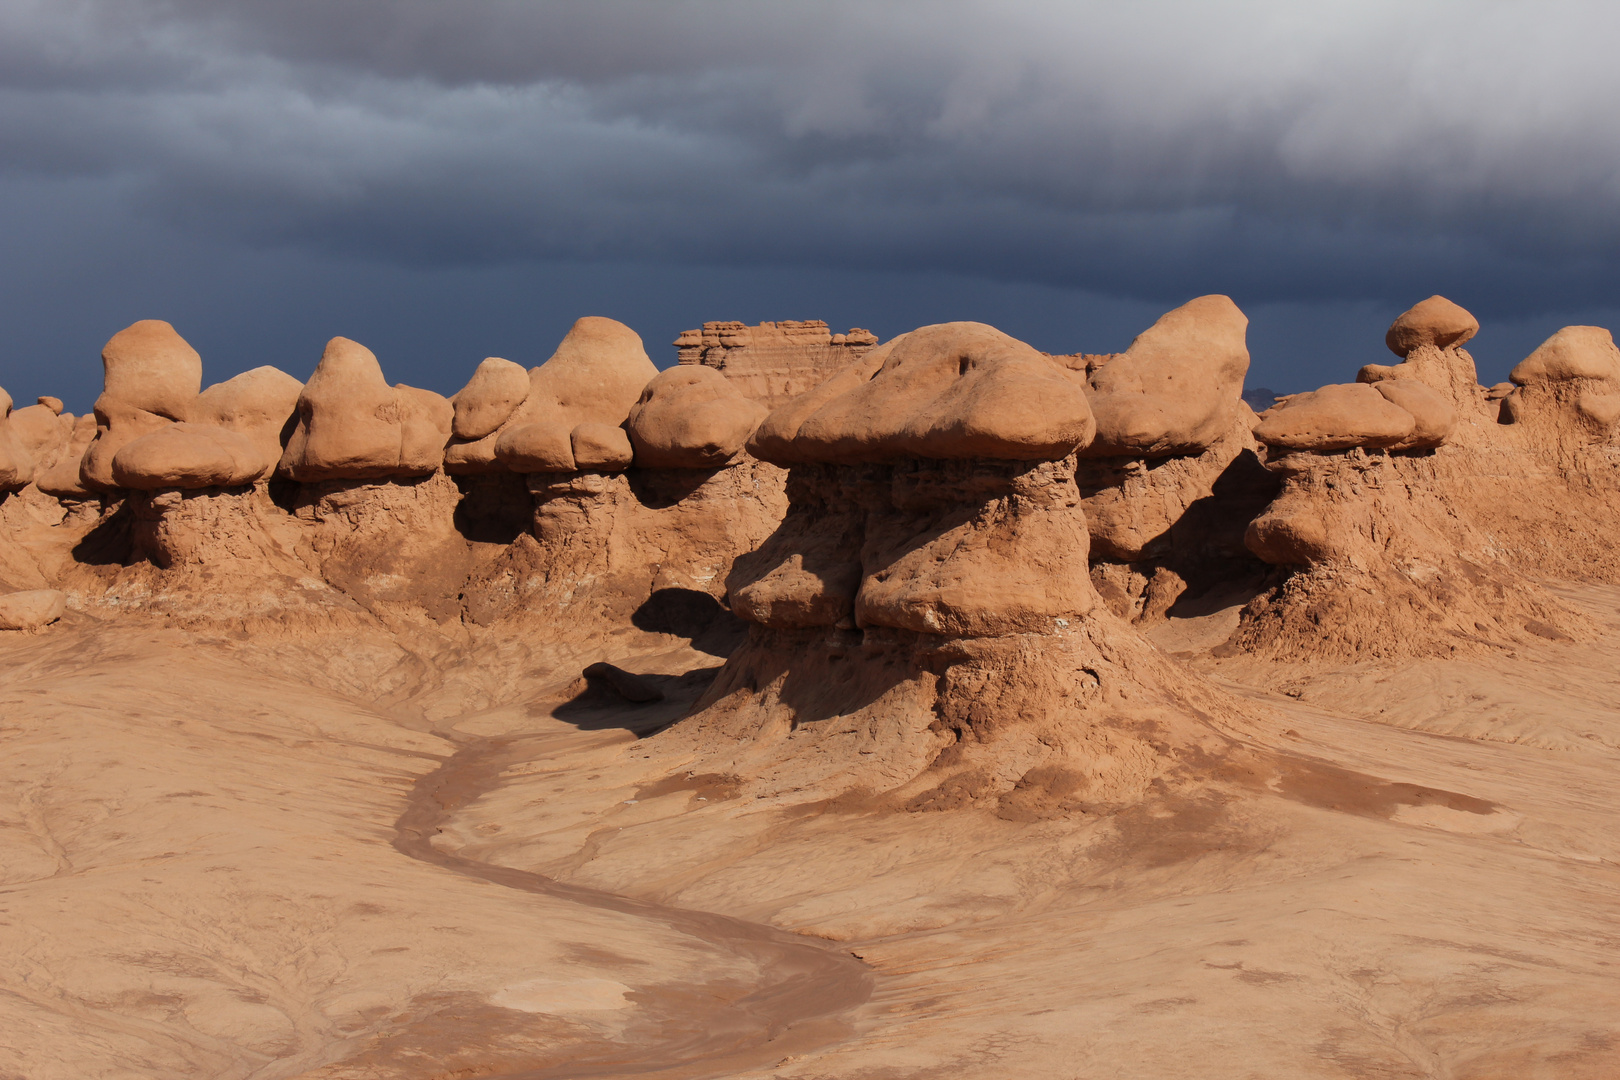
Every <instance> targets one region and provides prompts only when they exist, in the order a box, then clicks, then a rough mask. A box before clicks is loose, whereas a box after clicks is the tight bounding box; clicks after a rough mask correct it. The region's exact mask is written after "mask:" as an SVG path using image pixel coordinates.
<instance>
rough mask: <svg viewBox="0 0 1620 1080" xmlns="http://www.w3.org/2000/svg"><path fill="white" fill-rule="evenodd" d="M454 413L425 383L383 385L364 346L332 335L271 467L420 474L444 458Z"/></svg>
mask: <svg viewBox="0 0 1620 1080" xmlns="http://www.w3.org/2000/svg"><path fill="white" fill-rule="evenodd" d="M453 415H454V410H453V408H452V407H451V405H450V403H449V402H448V401H446V400H445V399H444V398H443V397H441V396H440V395H438V394H435V393H433V392H432V391H431V390H419V389H417V388H415V387H411V386H404V385H400V386H389V385H388V382H387V380H385V379H384V378H383V373H382V365H380V364H379V363H378V362H377V357H376V356H375V355H374V354H373V353H372V351H371V350H370V349H368V348H366V347H365V346H364V345H361V344H360V343H359V342H357V341H350V340H349V339H348V338H342V337H338V338H333V339H332V340H331V341H329V342H327V345H326V350H325V352H323V353H322V354H321V360H320V363H319V364H317V365H316V367H315V373H314V374H313V375H311V376H310V377H309V382H308V383H306V384H304V388H303V390H302V391H301V392H300V393H299V395H298V402H297V416H298V420H297V426H296V427H295V428H294V429H293V432H292V436H291V438H290V439H289V440H288V442H287V448H286V450H285V451H284V452H283V454H282V456H281V462H280V466H279V468H278V470H277V471H278V472H279V473H280V474H282V475H284V476H287V477H289V478H290V479H293V480H298V481H302V482H310V481H321V480H375V479H378V478H381V477H389V476H426V475H428V474H429V473H432V472H433V471H435V470H436V469H438V467H439V466H440V465H441V464H442V463H443V461H444V444H445V443H446V442H447V441H448V440H449V438H450V426H451V422H452V418H453Z"/></svg>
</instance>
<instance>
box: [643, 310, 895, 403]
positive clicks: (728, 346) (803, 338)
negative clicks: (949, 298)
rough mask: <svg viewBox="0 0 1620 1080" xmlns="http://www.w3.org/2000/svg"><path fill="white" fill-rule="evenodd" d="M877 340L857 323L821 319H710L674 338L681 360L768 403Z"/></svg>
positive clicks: (821, 377) (839, 366)
mask: <svg viewBox="0 0 1620 1080" xmlns="http://www.w3.org/2000/svg"><path fill="white" fill-rule="evenodd" d="M877 343H878V339H877V335H876V334H874V333H872V332H871V331H870V330H862V329H860V328H859V327H856V328H854V329H851V330H848V331H846V332H845V333H842V334H835V333H833V332H832V331H831V330H829V329H828V327H827V324H826V323H825V322H823V321H822V320H820V319H783V320H780V321H778V322H763V323H760V324H759V325H758V326H749V325H748V324H747V323H740V322H706V323H704V324H703V327H702V329H700V330H685V331H682V332H681V335H680V337H678V338H676V339H675V349H676V355H677V356H678V357H679V360H680V363H681V364H683V365H685V364H695V365H702V366H704V367H709V368H713V369H714V370H716V371H718V372H720V373H721V374H722V375H724V376H725V377H726V378H727V379H728V380H729V381H731V382H732V383H734V384H735V385H736V387H737V389H738V390H739V391H740V392H741V393H742V395H743V396H744V397H746V398H749V399H750V400H753V401H757V402H759V403H760V404H761V405H764V406H765V407H766V408H767V409H774V408H777V407H778V406H781V405H785V404H787V402H788V401H789V400H791V399H792V398H794V397H796V396H798V395H799V394H802V393H804V392H805V391H807V390H810V389H813V388H814V387H816V386H818V385H820V384H821V383H823V382H825V381H826V380H827V379H828V378H830V377H831V376H833V375H835V374H836V373H838V372H839V371H842V370H843V369H844V368H846V367H848V366H849V365H850V364H851V363H853V362H855V361H856V360H859V359H860V358H861V357H862V356H864V355H865V354H866V353H867V352H868V351H869V350H870V349H871V348H872V347H873V346H874V345H876V344H877Z"/></svg>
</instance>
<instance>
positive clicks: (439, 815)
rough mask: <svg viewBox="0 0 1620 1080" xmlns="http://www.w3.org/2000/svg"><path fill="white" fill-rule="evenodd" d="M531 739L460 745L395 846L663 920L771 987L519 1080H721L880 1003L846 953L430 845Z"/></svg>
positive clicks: (578, 900) (807, 1043)
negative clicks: (681, 1030) (690, 1025)
mask: <svg viewBox="0 0 1620 1080" xmlns="http://www.w3.org/2000/svg"><path fill="white" fill-rule="evenodd" d="M533 739H534V737H533V736H529V737H525V736H521V735H520V736H508V737H498V738H480V737H466V736H463V737H462V741H463V745H462V746H461V748H460V749H459V750H457V752H456V753H455V754H454V755H452V756H451V757H450V758H449V759H448V760H446V761H445V762H444V764H442V765H440V766H439V767H438V768H437V769H435V770H434V771H433V772H431V773H428V774H427V775H425V776H423V777H422V778H421V779H419V780H418V781H417V782H416V784H415V786H414V787H413V788H412V790H411V793H410V798H409V804H408V806H407V808H406V810H405V812H404V813H403V814H401V815H400V818H399V822H398V824H397V826H396V828H397V836H396V837H395V839H394V847H396V848H397V849H399V851H401V852H402V853H404V854H405V855H408V856H410V857H411V858H413V859H419V860H421V861H422V862H425V863H430V864H432V865H434V866H442V867H445V868H446V869H449V870H454V871H455V872H456V873H458V874H464V875H466V876H468V877H473V878H478V879H480V880H483V881H489V882H493V883H495V884H497V885H501V886H504V887H506V888H509V889H517V890H520V891H523V892H529V893H536V894H539V895H543V896H549V897H554V898H556V899H559V900H565V901H568V902H569V903H573V904H580V905H583V906H586V907H590V908H596V909H600V910H604V911H613V912H618V913H621V914H625V915H633V916H636V917H638V918H642V919H648V920H653V921H656V922H661V923H663V924H664V925H666V926H668V927H669V928H670V929H672V930H675V931H677V932H678V933H681V934H685V935H688V936H690V937H693V938H696V939H698V940H700V941H703V942H706V943H708V944H709V945H711V946H712V947H713V948H714V949H715V950H717V951H722V952H726V953H732V954H740V955H742V956H744V957H746V958H747V959H748V960H749V961H750V962H751V963H752V964H754V965H755V966H757V967H758V969H759V970H760V971H762V972H764V973H767V974H768V975H769V976H770V980H769V981H768V982H767V983H766V984H765V985H763V986H761V987H760V988H759V989H758V990H756V991H754V992H753V993H751V994H748V995H747V996H746V997H743V998H740V999H738V1000H736V1001H733V1002H730V1003H727V1004H723V1005H721V1006H720V1007H718V1008H715V1009H713V1010H712V1011H710V1012H707V1013H706V1014H705V1015H702V1016H699V1017H696V1018H695V1019H697V1020H699V1021H700V1025H699V1026H700V1028H701V1034H699V1035H696V1036H691V1035H684V1036H681V1037H678V1038H676V1039H674V1040H671V1041H669V1042H665V1043H661V1044H654V1045H649V1046H638V1047H636V1048H634V1049H633V1050H632V1049H628V1048H626V1049H623V1050H613V1051H608V1052H606V1053H601V1054H593V1055H590V1056H588V1057H582V1058H581V1059H579V1060H576V1061H573V1062H570V1063H569V1064H568V1065H566V1066H563V1067H561V1068H550V1069H543V1070H539V1071H530V1072H522V1073H511V1074H506V1075H507V1076H509V1077H511V1078H512V1080H517V1078H519V1077H522V1078H524V1080H531V1078H532V1080H551V1078H559V1080H560V1078H563V1077H590V1076H624V1075H637V1076H647V1077H670V1078H675V1077H681V1078H689V1077H700V1076H723V1075H727V1074H729V1073H731V1072H734V1071H736V1070H737V1069H741V1068H748V1067H752V1066H757V1065H761V1064H766V1063H768V1062H772V1061H776V1060H779V1059H780V1058H782V1057H783V1056H784V1055H787V1054H796V1053H804V1052H806V1051H809V1050H814V1049H819V1048H821V1047H823V1046H824V1045H825V1044H827V1043H829V1042H833V1041H836V1040H837V1039H838V1038H839V1037H841V1036H844V1035H846V1034H847V1033H848V1027H847V1025H846V1024H844V1023H842V1022H841V1021H840V1020H839V1019H838V1015H839V1014H840V1013H844V1012H846V1011H847V1010H850V1009H853V1008H855V1007H857V1006H859V1005H861V1004H863V1003H864V1002H865V1001H866V1000H867V999H868V998H869V997H871V995H872V990H873V984H874V978H873V974H872V972H871V970H870V969H869V968H867V967H866V966H865V965H864V964H862V963H861V962H860V961H859V960H857V959H855V958H854V957H853V956H852V955H850V954H849V953H848V952H840V951H838V950H836V949H834V948H831V947H828V946H825V945H821V944H817V943H814V942H813V941H812V940H810V939H807V938H804V937H802V936H800V935H796V934H790V933H787V932H786V931H782V930H777V929H774V928H772V927H769V926H764V925H761V924H758V923H752V922H747V921H745V920H743V919H735V918H730V917H728V916H725V915H715V914H710V913H706V912H700V911H689V910H684V909H681V908H674V907H667V906H665V905H663V904H656V903H652V902H650V901H647V900H638V899H634V898H632V897H627V896H619V895H616V894H614V893H610V892H604V891H602V890H599V889H591V888H586V887H584V886H580V885H569V884H566V883H563V882H560V881H555V880H553V879H551V878H548V877H544V876H542V875H540V874H534V873H529V872H527V871H524V870H517V869H513V868H511V867H505V866H496V865H492V864H489V863H483V862H479V861H477V860H475V859H470V858H466V857H463V856H460V855H455V854H451V853H449V852H445V851H441V850H439V849H438V848H436V847H434V846H433V837H434V836H436V835H437V834H438V833H439V832H440V830H441V828H442V826H443V824H444V823H445V822H447V821H448V820H449V819H450V818H451V816H452V815H454V814H456V813H457V812H458V811H460V810H461V809H462V808H463V807H465V806H466V805H467V804H468V803H470V802H473V801H474V800H476V799H477V798H478V797H479V796H481V795H483V794H484V793H485V792H486V791H488V790H490V789H491V788H492V787H494V786H495V784H496V783H497V782H498V781H499V778H500V776H501V773H502V772H503V771H505V770H506V769H507V768H508V767H509V766H511V765H514V764H518V763H520V762H523V761H527V760H528V759H529V757H530V754H529V753H527V752H525V744H526V743H529V742H532V741H533Z"/></svg>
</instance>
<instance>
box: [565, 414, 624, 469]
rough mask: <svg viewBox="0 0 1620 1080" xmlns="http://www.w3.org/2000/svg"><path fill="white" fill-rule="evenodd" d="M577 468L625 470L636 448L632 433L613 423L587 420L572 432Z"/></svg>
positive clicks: (575, 466) (572, 444)
mask: <svg viewBox="0 0 1620 1080" xmlns="http://www.w3.org/2000/svg"><path fill="white" fill-rule="evenodd" d="M568 444H569V448H570V449H571V450H572V452H573V455H574V468H576V469H580V470H583V471H585V472H623V471H624V470H626V469H628V468H629V467H630V462H631V460H632V459H633V458H634V456H635V452H634V450H633V449H632V447H631V445H630V437H629V436H628V435H626V434H625V432H624V429H623V428H621V427H614V426H613V425H611V424H593V423H589V422H587V423H583V424H580V425H579V426H578V427H576V428H574V430H573V431H571V432H570V433H569V435H568Z"/></svg>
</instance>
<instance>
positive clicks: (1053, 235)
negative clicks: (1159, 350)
mask: <svg viewBox="0 0 1620 1080" xmlns="http://www.w3.org/2000/svg"><path fill="white" fill-rule="evenodd" d="M0 11H3V15H0V18H3V23H0V125H3V127H4V130H5V131H6V132H7V133H8V135H7V139H6V140H5V149H4V150H3V151H0V154H3V162H4V167H5V168H7V169H9V170H11V171H13V172H14V173H19V174H28V175H35V176H50V177H72V178H79V179H86V178H88V179H99V180H101V181H104V182H105V183H106V184H107V185H109V186H108V188H107V190H108V191H115V192H117V197H118V198H120V199H124V200H127V201H128V203H129V205H131V206H132V207H134V208H135V210H136V212H138V213H141V214H145V215H153V216H156V217H158V218H159V219H162V220H167V221H170V222H172V223H175V224H177V225H179V226H181V227H183V228H185V229H186V230H189V231H192V232H194V233H196V234H198V235H205V236H211V237H215V238H224V239H227V240H233V241H241V242H247V243H250V244H255V245H292V246H295V247H299V248H303V249H306V250H315V251H325V252H328V253H331V254H332V255H333V256H343V257H351V256H355V257H370V258H379V259H384V260H389V261H395V262H401V263H407V264H415V265H424V266H442V265H461V266H478V265H489V264H493V263H500V262H503V261H521V260H533V259H546V260H564V261H568V260H575V261H579V260H586V261H589V260H654V261H664V262H672V263H682V262H685V263H709V264H715V265H726V266H733V267H735V266H740V265H750V264H754V265H785V264H798V265H804V266H818V267H826V268H859V269H864V270H876V271H890V272H900V273H907V272H918V271H923V270H927V271H945V272H951V273H957V274H963V275H972V276H976V277H981V278H988V279H993V280H1003V281H1022V282H1033V283H1041V284H1045V285H1056V286H1064V287H1075V288H1083V289H1088V290H1093V291H1100V292H1106V293H1111V294H1116V295H1124V296H1133V297H1140V298H1149V299H1154V300H1159V299H1164V300H1179V299H1181V298H1183V297H1185V296H1186V295H1188V294H1190V293H1194V292H1200V291H1217V290H1218V291H1226V292H1232V293H1235V294H1242V295H1243V296H1244V297H1246V298H1247V300H1248V301H1250V302H1266V301H1286V300H1309V299H1339V300H1351V299H1358V298H1377V299H1385V298H1401V299H1407V300H1409V299H1410V298H1412V297H1413V296H1414V295H1426V294H1427V293H1428V292H1432V291H1436V290H1440V291H1451V292H1455V293H1459V294H1464V295H1468V296H1470V297H1472V298H1473V299H1474V301H1475V302H1489V303H1495V304H1497V305H1499V306H1500V307H1502V309H1503V310H1505V311H1510V312H1520V313H1522V312H1529V311H1536V310H1541V309H1545V308H1547V307H1548V306H1552V305H1557V304H1563V305H1565V306H1570V305H1579V304H1583V303H1585V304H1591V303H1600V302H1606V301H1607V300H1608V297H1609V296H1610V295H1611V293H1612V289H1611V282H1612V280H1613V276H1614V270H1615V260H1616V255H1615V251H1616V242H1617V241H1620V137H1617V136H1620V120H1616V118H1615V117H1614V115H1613V113H1612V109H1611V107H1610V103H1611V102H1612V101H1613V100H1614V98H1615V96H1616V95H1615V91H1616V89H1617V88H1620V87H1617V85H1616V84H1617V83H1620V75H1617V74H1616V70H1615V66H1614V65H1613V64H1612V62H1611V59H1610V57H1609V55H1608V49H1607V46H1608V43H1609V42H1611V41H1612V40H1613V39H1614V31H1615V30H1616V29H1617V28H1620V16H1617V15H1616V14H1615V13H1613V11H1612V9H1611V8H1609V7H1608V6H1606V5H1595V4H1583V5H1572V4H1540V5H1522V4H1507V3H1479V2H1474V3H1458V4H1428V5H1412V4H1395V3H1384V4H1380V3H1369V2H1358V3H1338V4H1331V3H1324V4H1314V5H1300V4H1294V3H1280V2H1278V3H1266V4H1260V3H1255V4H1220V5H1215V4H1207V3H1196V2H1193V3H1135V4H1130V5H1121V4H1114V3H1093V4H1084V3H1056V2H1053V3H1037V2H1028V0H1026V2H1022V3H1019V2H1010V3H1009V2H1000V3H988V2H985V3H965V2H957V3H950V2H946V3H911V2H904V0H889V2H885V3H881V4H872V3H865V4H855V3H825V2H821V3H809V2H796V3H775V4H762V3H757V2H749V3H719V2H693V0H656V2H628V0H596V2H581V3H515V2H510V0H504V2H501V0H497V2H486V3H448V2H443V0H438V2H427V0H350V2H338V3H333V2H329V0H322V2H319V3H316V2H311V0H290V2H278V3H268V4H267V3H260V2H252V3H248V2H239V3H227V2H219V0H208V2H203V0H167V2H157V0H146V2H141V0H123V2H117V3H115V2H112V0H67V2H61V0H58V2H52V3H45V2H32V3H30V2H23V0H4V2H3V3H0ZM1403 306H1404V305H1403Z"/></svg>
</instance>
